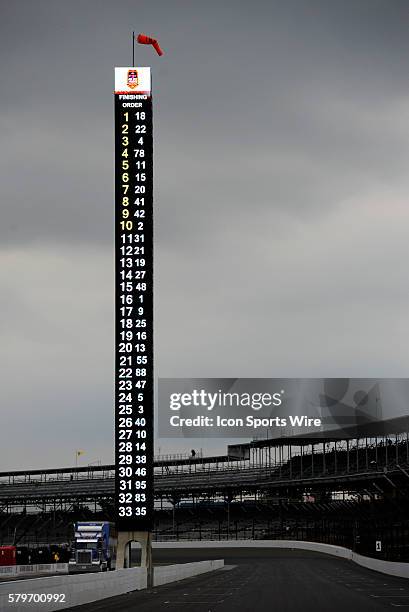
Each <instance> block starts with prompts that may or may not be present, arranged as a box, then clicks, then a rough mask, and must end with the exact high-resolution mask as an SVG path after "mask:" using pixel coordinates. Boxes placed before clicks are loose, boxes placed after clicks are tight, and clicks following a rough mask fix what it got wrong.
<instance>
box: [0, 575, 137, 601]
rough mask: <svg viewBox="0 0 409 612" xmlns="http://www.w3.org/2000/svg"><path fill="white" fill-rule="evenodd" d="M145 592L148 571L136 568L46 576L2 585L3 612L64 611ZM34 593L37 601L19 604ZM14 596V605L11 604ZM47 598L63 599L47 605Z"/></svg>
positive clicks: (0, 590) (0, 593)
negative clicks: (22, 599) (143, 590)
mask: <svg viewBox="0 0 409 612" xmlns="http://www.w3.org/2000/svg"><path fill="white" fill-rule="evenodd" d="M144 588H146V570H144V569H142V568H139V567H135V568H131V569H125V570H117V571H114V572H101V573H97V574H96V573H90V574H74V575H68V576H63V575H60V576H47V577H45V578H34V579H33V578H29V579H27V580H12V581H10V582H2V583H0V610H14V611H15V612H23V611H24V610H26V611H29V610H40V609H41V610H42V611H43V612H51V611H52V610H62V609H64V608H69V607H71V606H77V605H81V604H85V603H90V602H92V601H97V600H99V599H105V598H106V597H115V596H116V595H122V594H124V593H128V592H129V591H134V590H139V589H144ZM22 593H32V594H35V596H36V599H37V600H33V601H32V602H31V603H28V602H25V603H24V602H18V601H17V599H18V597H17V596H18V594H22ZM10 594H12V595H14V603H11V602H10V600H9V596H10ZM47 595H49V596H50V595H56V596H57V595H61V596H62V597H60V600H59V601H57V602H56V601H47V597H46V596H47Z"/></svg>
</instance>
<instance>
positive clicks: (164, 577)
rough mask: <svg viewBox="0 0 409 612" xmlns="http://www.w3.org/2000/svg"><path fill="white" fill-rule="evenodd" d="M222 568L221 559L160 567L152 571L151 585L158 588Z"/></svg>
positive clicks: (222, 561)
mask: <svg viewBox="0 0 409 612" xmlns="http://www.w3.org/2000/svg"><path fill="white" fill-rule="evenodd" d="M223 566H224V560H223V559H215V560H211V561H198V562H195V563H182V564H178V565H162V566H159V567H155V568H154V570H153V572H154V579H153V584H154V586H159V585H161V584H167V583H168V582H175V581H176V580H183V578H190V577H191V576H198V575H199V574H205V573H206V572H212V571H213V570H216V569H220V568H221V567H223Z"/></svg>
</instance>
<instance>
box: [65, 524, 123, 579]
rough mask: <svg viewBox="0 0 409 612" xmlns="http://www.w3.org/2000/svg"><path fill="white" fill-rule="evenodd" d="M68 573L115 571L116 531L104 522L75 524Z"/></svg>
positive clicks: (112, 526) (112, 525)
mask: <svg viewBox="0 0 409 612" xmlns="http://www.w3.org/2000/svg"><path fill="white" fill-rule="evenodd" d="M74 528H75V533H74V544H73V547H72V553H71V559H70V560H69V563H68V566H69V571H70V572H100V571H107V570H110V569H115V559H116V540H117V536H116V530H115V527H114V524H113V523H109V522H106V521H95V522H78V523H75V526H74Z"/></svg>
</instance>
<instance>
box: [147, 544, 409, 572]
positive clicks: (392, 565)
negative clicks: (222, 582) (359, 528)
mask: <svg viewBox="0 0 409 612" xmlns="http://www.w3.org/2000/svg"><path fill="white" fill-rule="evenodd" d="M153 547H154V548H167V549H172V548H178V549H180V548H290V549H294V550H295V549H298V550H311V551H313V552H321V553H325V554H327V555H333V556H334V557H341V558H342V559H348V560H349V561H353V562H354V563H357V564H358V565H362V567H366V568H368V569H371V570H374V571H376V572H381V573H382V574H389V575H390V576H398V577H400V578H409V563H398V562H395V561H382V559H373V558H372V557H363V556H362V555H358V554H357V553H354V552H353V551H352V550H350V549H349V548H344V547H343V546H333V545H332V544H320V543H318V542H301V541H298V540H221V541H219V540H214V541H213V540H205V541H204V540H203V541H193V540H192V541H188V540H187V541H180V542H154V543H153Z"/></svg>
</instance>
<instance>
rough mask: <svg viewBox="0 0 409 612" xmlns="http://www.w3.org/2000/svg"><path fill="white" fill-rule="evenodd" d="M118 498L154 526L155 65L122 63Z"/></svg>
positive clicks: (129, 522) (118, 93)
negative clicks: (153, 181)
mask: <svg viewBox="0 0 409 612" xmlns="http://www.w3.org/2000/svg"><path fill="white" fill-rule="evenodd" d="M114 98H115V464H116V472H115V498H116V499H115V501H116V525H117V529H118V530H119V531H150V530H152V526H153V192H152V187H153V185H152V179H153V177H152V174H153V158H152V96H151V74H150V68H146V67H143V68H135V67H127V68H115V91H114Z"/></svg>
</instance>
